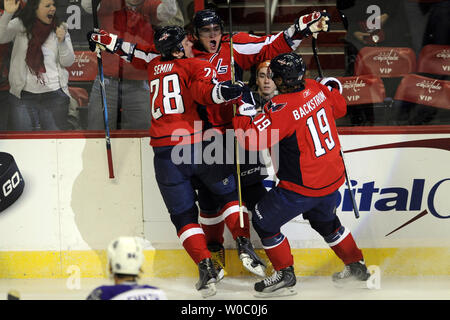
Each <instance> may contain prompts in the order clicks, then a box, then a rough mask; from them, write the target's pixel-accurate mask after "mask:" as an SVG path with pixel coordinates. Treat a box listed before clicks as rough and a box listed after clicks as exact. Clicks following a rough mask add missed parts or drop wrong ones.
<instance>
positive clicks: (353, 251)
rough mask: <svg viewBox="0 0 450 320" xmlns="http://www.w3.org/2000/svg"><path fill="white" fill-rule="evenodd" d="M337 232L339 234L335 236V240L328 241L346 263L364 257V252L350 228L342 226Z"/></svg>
mask: <svg viewBox="0 0 450 320" xmlns="http://www.w3.org/2000/svg"><path fill="white" fill-rule="evenodd" d="M335 234H337V235H338V236H337V237H334V239H333V240H334V241H333V242H329V241H327V242H328V245H329V246H330V248H331V249H333V251H334V253H336V255H337V256H338V257H339V258H340V259H341V260H342V261H343V262H344V264H345V265H347V264H350V263H353V262H358V261H360V260H362V259H363V255H362V252H361V250H360V249H359V248H358V246H357V245H356V243H355V240H354V239H353V236H352V234H351V233H350V231H349V230H348V229H346V228H344V226H341V227H340V228H339V229H338V230H337V231H336V233H335Z"/></svg>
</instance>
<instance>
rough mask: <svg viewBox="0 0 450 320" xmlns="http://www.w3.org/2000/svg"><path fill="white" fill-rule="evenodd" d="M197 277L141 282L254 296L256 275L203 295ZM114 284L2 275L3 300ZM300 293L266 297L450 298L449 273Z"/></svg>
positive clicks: (181, 293) (190, 294)
mask: <svg viewBox="0 0 450 320" xmlns="http://www.w3.org/2000/svg"><path fill="white" fill-rule="evenodd" d="M196 281H197V279H196V278H187V277H186V278H143V279H140V281H139V282H140V283H141V284H149V285H153V286H157V287H159V288H161V289H163V290H164V291H165V292H166V295H167V297H168V299H169V300H203V301H205V300H255V299H259V300H261V299H260V298H255V297H254V296H253V293H254V292H253V284H254V283H255V282H256V281H258V279H257V278H256V277H251V276H249V277H225V278H224V279H223V280H222V281H221V282H220V283H219V284H217V294H216V295H215V296H212V297H209V298H207V299H203V298H202V297H201V296H200V294H199V293H198V292H197V291H196V290H195V288H194V286H195V282H196ZM104 284H112V281H111V280H108V279H92V278H81V279H80V281H79V282H76V281H75V282H74V281H72V282H70V281H69V280H67V279H0V300H6V297H7V293H8V291H10V290H16V291H18V292H19V293H20V295H21V299H22V300H84V299H85V298H86V297H87V295H88V294H89V293H90V292H91V290H93V289H94V288H95V287H97V286H99V285H104ZM295 288H296V290H297V295H294V296H289V297H280V298H270V299H264V300H274V299H279V300H450V276H408V277H406V276H405V277H400V276H383V277H381V281H380V289H372V290H369V289H367V288H366V289H342V288H336V287H335V286H334V285H333V284H332V282H331V278H330V277H297V284H296V286H295Z"/></svg>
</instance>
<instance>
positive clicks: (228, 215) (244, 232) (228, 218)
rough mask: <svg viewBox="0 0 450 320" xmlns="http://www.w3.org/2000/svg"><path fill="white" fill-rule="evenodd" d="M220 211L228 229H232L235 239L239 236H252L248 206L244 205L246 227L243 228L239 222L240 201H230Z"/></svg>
mask: <svg viewBox="0 0 450 320" xmlns="http://www.w3.org/2000/svg"><path fill="white" fill-rule="evenodd" d="M220 212H221V213H222V215H223V219H224V220H225V224H226V225H227V227H228V230H230V232H231V235H232V236H233V239H234V240H236V238H237V237H246V238H250V222H249V219H248V212H247V208H246V207H243V218H244V228H241V226H240V223H239V202H238V201H232V202H228V203H227V204H226V205H225V206H224V207H223V208H222V209H221V210H220Z"/></svg>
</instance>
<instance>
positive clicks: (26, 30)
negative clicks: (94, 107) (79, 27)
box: [0, 0, 75, 130]
mask: <svg viewBox="0 0 450 320" xmlns="http://www.w3.org/2000/svg"><path fill="white" fill-rule="evenodd" d="M19 5H20V2H19V1H16V0H4V8H5V12H4V14H3V15H2V16H1V17H0V43H8V42H11V41H12V42H13V50H12V55H11V65H10V72H9V82H10V91H9V92H10V93H11V94H12V97H11V110H10V125H11V129H12V130H66V129H68V128H69V127H68V122H67V114H68V108H69V102H70V99H69V91H68V79H69V73H68V71H67V70H66V67H69V66H70V65H72V63H73V62H74V61H75V54H74V51H73V47H72V41H71V39H70V36H69V33H68V32H67V24H65V23H60V22H59V21H58V20H57V19H56V15H55V13H56V6H55V2H54V0H28V1H27V4H26V6H25V7H24V8H23V10H22V11H21V12H20V13H19V15H18V17H17V18H14V19H12V20H11V18H12V16H13V15H14V13H15V12H16V11H17V10H18V9H19Z"/></svg>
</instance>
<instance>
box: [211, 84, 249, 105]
mask: <svg viewBox="0 0 450 320" xmlns="http://www.w3.org/2000/svg"><path fill="white" fill-rule="evenodd" d="M244 86H245V85H244V83H243V82H241V81H238V82H236V83H235V84H233V83H231V80H228V81H223V82H218V83H217V84H216V85H215V86H214V88H213V91H212V98H213V101H214V103H217V104H220V103H224V102H228V101H231V100H234V99H237V98H239V97H240V96H241V95H242V92H243V91H244Z"/></svg>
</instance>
